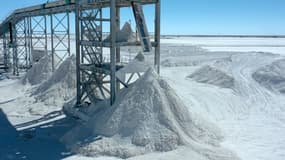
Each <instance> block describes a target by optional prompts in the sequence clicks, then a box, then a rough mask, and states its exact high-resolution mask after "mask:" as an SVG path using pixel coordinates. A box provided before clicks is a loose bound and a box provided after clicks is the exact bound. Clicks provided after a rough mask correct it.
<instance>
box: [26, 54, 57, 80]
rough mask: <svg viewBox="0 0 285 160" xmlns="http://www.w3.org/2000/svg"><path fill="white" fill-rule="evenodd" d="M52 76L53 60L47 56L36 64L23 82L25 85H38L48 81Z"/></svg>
mask: <svg viewBox="0 0 285 160" xmlns="http://www.w3.org/2000/svg"><path fill="white" fill-rule="evenodd" d="M51 75H52V59H51V56H49V55H45V56H44V57H42V58H41V59H40V60H39V61H38V62H36V63H35V64H34V65H33V67H32V68H31V69H29V70H28V72H27V74H26V75H25V77H24V78H23V80H22V83H23V84H26V83H29V84H31V85H37V84H40V83H42V82H43V81H46V80H47V79H48V78H49V77H50V76H51Z"/></svg>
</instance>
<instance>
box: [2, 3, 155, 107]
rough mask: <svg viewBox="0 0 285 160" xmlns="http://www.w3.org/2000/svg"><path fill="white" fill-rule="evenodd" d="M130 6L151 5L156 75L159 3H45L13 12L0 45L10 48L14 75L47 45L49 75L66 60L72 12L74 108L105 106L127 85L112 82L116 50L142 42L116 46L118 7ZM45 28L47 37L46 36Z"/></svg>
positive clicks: (117, 66)
mask: <svg viewBox="0 0 285 160" xmlns="http://www.w3.org/2000/svg"><path fill="white" fill-rule="evenodd" d="M133 3H136V4H138V5H146V4H153V5H155V11H154V14H155V34H154V42H152V43H151V44H152V46H153V47H154V48H155V55H154V65H155V67H156V69H157V71H158V72H159V70H160V68H159V64H160V0H134V1H132V0H76V1H75V3H73V2H69V3H65V2H64V1H61V3H56V2H50V3H47V4H46V5H39V6H34V7H30V8H25V9H20V10H16V11H15V12H14V13H13V14H12V15H11V16H9V17H8V18H7V19H6V20H5V21H4V22H3V23H2V24H1V25H0V35H3V34H4V33H7V32H8V31H10V33H11V34H10V36H8V37H9V44H8V45H7V44H6V45H5V46H6V51H7V53H10V52H9V49H8V48H9V47H11V48H12V49H13V52H12V53H13V71H14V74H17V75H18V74H19V68H22V67H23V66H25V67H23V68H27V67H28V66H30V65H31V64H32V63H31V55H32V54H31V53H32V52H33V50H44V51H46V52H48V48H49V47H48V46H49V45H50V48H51V56H52V62H53V65H52V66H53V68H52V69H53V70H55V69H56V67H57V66H58V65H59V63H61V62H62V61H63V60H64V59H65V58H66V57H67V56H69V55H70V34H71V33H70V15H69V14H70V12H75V34H76V35H75V40H76V44H75V47H76V68H77V72H76V77H77V105H81V104H83V103H84V102H86V101H92V102H96V101H101V100H110V103H111V104H114V102H115V99H116V92H117V91H118V90H119V89H120V85H121V84H122V85H123V86H126V84H127V83H128V82H121V81H119V80H118V79H117V78H116V72H117V70H119V69H120V68H122V67H123V65H122V63H120V59H121V55H120V48H121V47H122V46H134V45H142V43H144V42H145V41H146V40H145V38H147V37H144V38H143V40H142V41H143V42H142V41H141V42H138V43H137V42H136V43H130V42H124V43H121V42H120V43H119V42H117V41H116V37H117V35H116V32H117V31H118V29H119V26H120V8H122V7H132V6H133ZM43 6H44V8H42V7H43ZM103 9H107V11H109V14H107V15H108V16H107V17H103ZM140 12H141V11H140ZM48 16H49V18H50V22H49V23H48V22H47V17H48ZM104 16H105V15H104ZM136 16H138V15H136ZM8 24H9V25H8ZM48 24H49V25H50V32H51V33H50V37H48V29H47V28H48V27H47V25H48ZM103 24H108V25H109V31H110V35H109V37H110V40H109V41H104V40H103V28H104V27H103ZM139 27H140V26H139ZM7 28H8V29H7ZM49 39H50V44H49V43H48V40H49ZM7 46H9V47H8V48H7ZM104 47H105V48H110V51H109V52H107V53H104V50H105V49H103V48H104ZM106 54H109V60H106V59H104V55H106ZM7 55H9V54H7ZM7 64H8V62H7Z"/></svg>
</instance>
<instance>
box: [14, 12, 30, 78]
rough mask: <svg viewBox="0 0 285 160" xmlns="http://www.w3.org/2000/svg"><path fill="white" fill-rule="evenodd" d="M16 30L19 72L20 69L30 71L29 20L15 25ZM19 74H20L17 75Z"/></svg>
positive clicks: (26, 19)
mask: <svg viewBox="0 0 285 160" xmlns="http://www.w3.org/2000/svg"><path fill="white" fill-rule="evenodd" d="M15 29H16V42H15V43H16V47H17V54H16V56H17V57H16V58H17V60H16V61H17V63H16V67H17V72H18V71H19V69H28V68H30V66H31V63H30V50H29V48H30V47H29V37H28V36H29V19H28V18H25V19H23V20H22V21H19V22H18V23H17V24H16V25H15ZM17 74H18V73H17Z"/></svg>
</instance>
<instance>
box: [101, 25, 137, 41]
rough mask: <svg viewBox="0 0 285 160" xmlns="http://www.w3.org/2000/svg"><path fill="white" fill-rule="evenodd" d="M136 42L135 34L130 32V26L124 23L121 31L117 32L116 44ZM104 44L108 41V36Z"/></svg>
mask: <svg viewBox="0 0 285 160" xmlns="http://www.w3.org/2000/svg"><path fill="white" fill-rule="evenodd" d="M135 40H136V37H135V34H134V32H133V30H132V27H131V24H130V23H129V22H126V23H125V24H124V26H123V27H122V29H121V30H119V31H118V32H117V39H116V41H117V42H134V41H135ZM104 41H105V42H109V41H110V36H108V37H107V38H106V39H105V40H104Z"/></svg>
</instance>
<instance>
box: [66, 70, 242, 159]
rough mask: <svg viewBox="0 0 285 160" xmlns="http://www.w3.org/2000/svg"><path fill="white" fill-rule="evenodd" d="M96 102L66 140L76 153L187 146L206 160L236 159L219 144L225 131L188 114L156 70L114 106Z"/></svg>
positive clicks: (119, 152)
mask: <svg viewBox="0 0 285 160" xmlns="http://www.w3.org/2000/svg"><path fill="white" fill-rule="evenodd" d="M96 106H100V109H99V110H98V108H97V109H96V112H89V113H90V116H91V118H90V120H89V121H88V122H87V123H86V125H84V126H83V125H80V126H77V127H76V128H74V129H73V130H71V131H70V132H68V133H67V134H66V135H65V136H64V137H63V138H62V140H63V142H65V143H66V144H67V146H68V147H70V148H71V149H72V150H73V151H74V152H77V153H78V152H79V153H80V154H83V155H86V156H100V155H104V156H115V157H120V158H129V157H133V156H137V155H142V154H146V153H149V152H156V151H159V152H166V151H171V150H174V149H176V148H178V147H179V146H181V145H186V146H189V150H191V151H194V152H195V153H197V154H198V155H200V156H201V157H199V159H201V160H206V159H207V160H208V159H214V160H224V159H229V160H234V159H237V158H236V156H234V154H232V153H231V152H229V151H226V150H224V149H222V148H221V147H220V146H219V142H220V140H221V139H222V136H221V133H220V130H219V129H218V128H216V127H215V125H213V124H211V123H209V122H207V121H205V120H203V119H201V118H200V117H198V116H197V115H195V114H193V113H189V111H188V109H187V108H186V106H185V105H184V104H182V103H181V101H180V99H179V97H178V96H177V95H176V94H175V92H174V91H173V90H172V89H171V87H170V86H169V85H168V84H167V83H166V81H164V80H163V79H161V78H159V76H158V75H157V74H156V73H155V71H154V70H153V69H150V70H148V71H147V72H146V73H145V74H144V75H143V76H142V78H141V79H139V80H138V81H136V82H135V83H134V84H133V85H132V86H130V87H129V88H128V89H125V90H123V91H122V92H121V93H119V95H118V97H117V100H116V103H115V104H114V105H113V106H107V105H106V104H104V103H102V104H98V105H96ZM95 137H97V140H94V139H96V138H95ZM98 137H101V138H98Z"/></svg>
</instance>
